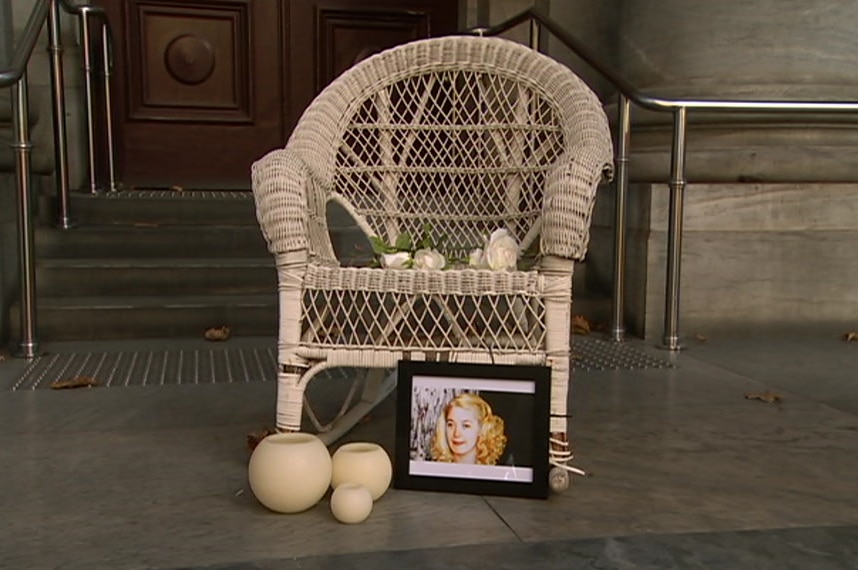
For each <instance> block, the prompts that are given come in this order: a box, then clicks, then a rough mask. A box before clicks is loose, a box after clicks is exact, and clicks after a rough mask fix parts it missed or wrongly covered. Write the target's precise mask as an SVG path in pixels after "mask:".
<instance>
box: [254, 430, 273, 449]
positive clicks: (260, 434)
mask: <svg viewBox="0 0 858 570" xmlns="http://www.w3.org/2000/svg"><path fill="white" fill-rule="evenodd" d="M274 433H277V432H276V431H275V430H273V429H271V428H269V427H264V428H262V429H261V430H259V431H254V432H250V433H249V434H247V447H248V448H249V449H250V451H253V450H254V449H256V446H257V445H259V442H260V441H262V440H263V439H265V438H266V437H268V436H269V435H271V434H274Z"/></svg>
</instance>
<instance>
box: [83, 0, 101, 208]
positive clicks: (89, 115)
mask: <svg viewBox="0 0 858 570" xmlns="http://www.w3.org/2000/svg"><path fill="white" fill-rule="evenodd" d="M80 33H81V45H82V46H83V73H84V85H83V87H84V97H85V99H86V135H87V146H88V152H89V156H88V158H89V191H90V192H91V193H92V194H97V193H98V186H97V185H96V165H95V101H94V94H93V85H92V83H93V82H92V41H91V40H92V34H91V32H90V28H89V11H88V10H82V13H81V17H80Z"/></svg>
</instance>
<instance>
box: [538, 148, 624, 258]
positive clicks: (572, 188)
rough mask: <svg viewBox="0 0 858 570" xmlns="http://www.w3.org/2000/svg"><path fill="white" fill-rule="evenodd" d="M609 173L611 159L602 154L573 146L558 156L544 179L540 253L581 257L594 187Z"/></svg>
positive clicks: (586, 239) (590, 212)
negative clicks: (600, 156)
mask: <svg viewBox="0 0 858 570" xmlns="http://www.w3.org/2000/svg"><path fill="white" fill-rule="evenodd" d="M612 176H613V163H612V161H610V160H606V157H602V158H599V157H595V156H592V153H587V152H586V151H584V152H582V151H581V150H574V149H573V150H571V151H569V152H567V153H565V154H564V155H563V156H562V157H560V159H559V160H558V161H557V163H556V165H555V166H554V168H553V170H552V171H551V172H550V173H549V175H548V179H547V181H546V188H545V198H544V201H543V206H542V232H541V234H542V237H541V250H542V253H543V254H544V255H555V256H558V257H563V258H567V259H576V260H580V259H583V258H584V255H585V254H586V253H587V246H588V244H589V241H590V221H591V219H592V215H593V205H594V204H595V202H596V190H597V189H598V187H599V184H601V183H602V182H607V181H610V180H611V178H612Z"/></svg>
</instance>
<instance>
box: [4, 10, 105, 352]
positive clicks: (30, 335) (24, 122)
mask: <svg viewBox="0 0 858 570" xmlns="http://www.w3.org/2000/svg"><path fill="white" fill-rule="evenodd" d="M60 7H62V9H63V10H65V11H66V12H68V13H69V14H73V15H77V16H79V17H80V18H81V27H82V35H83V42H82V43H83V48H84V54H85V56H84V59H85V73H86V82H85V85H86V90H87V112H88V117H87V121H88V125H89V130H88V137H89V151H90V180H91V184H92V186H93V188H94V179H95V178H94V176H95V172H94V171H95V168H94V164H95V163H94V155H95V145H94V140H95V133H94V129H93V127H92V125H93V101H92V75H91V69H90V64H91V54H90V52H91V46H90V37H89V35H88V30H89V16H90V15H95V16H99V17H100V18H101V20H102V34H103V36H102V37H103V42H104V63H105V90H106V98H107V100H108V101H107V102H108V104H107V113H108V115H109V113H110V106H109V75H110V74H109V67H110V65H111V63H112V62H111V56H110V53H111V49H110V36H109V27H108V26H109V24H108V22H107V18H106V14H105V13H104V10H102V9H101V8H97V7H93V6H88V5H76V4H72V3H70V2H69V0H36V1H35V3H34V5H33V8H32V10H31V12H30V16H29V18H28V19H27V23H26V24H25V26H24V33H23V35H22V37H21V39H20V40H19V41H18V43H17V45H16V46H15V48H14V52H13V55H12V58H11V62H10V64H9V67H8V68H7V69H4V70H2V71H0V88H6V87H13V86H14V90H13V93H12V106H13V113H12V117H13V128H14V132H15V142H14V143H12V145H11V146H12V147H13V148H14V149H15V155H16V161H15V173H16V178H17V186H18V234H19V239H18V264H19V277H20V307H21V340H20V342H19V345H18V350H17V355H18V356H21V357H23V358H28V359H32V358H34V357H35V356H36V354H37V352H38V346H39V343H38V340H37V339H36V294H35V293H36V278H35V263H34V247H33V223H32V219H31V218H32V217H31V192H30V187H31V184H30V168H31V157H30V153H31V150H32V147H33V145H32V142H31V141H30V133H29V96H28V83H27V66H28V64H29V62H30V59H31V58H32V55H33V51H34V50H35V47H36V43H37V41H38V38H39V34H40V33H41V30H42V27H43V26H44V25H45V22H46V21H47V22H48V35H49V43H50V49H49V51H50V53H51V84H52V93H51V96H52V103H53V127H54V129H53V134H54V153H55V170H56V175H55V179H56V184H57V197H58V209H59V213H58V225H59V226H60V227H62V228H64V229H68V228H70V227H71V218H70V216H69V210H68V206H69V197H68V149H67V141H66V128H65V92H64V88H65V85H64V81H63V68H62V52H63V48H62V43H61V39H60V22H59V9H60ZM106 129H107V131H108V135H107V136H108V146H109V149H108V152H109V160H110V162H109V168H110V180H111V189H114V188H115V187H114V174H113V148H112V145H113V135H112V125H111V123H110V117H109V116H108V118H107V122H106Z"/></svg>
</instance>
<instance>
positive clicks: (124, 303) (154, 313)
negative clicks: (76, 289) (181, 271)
mask: <svg viewBox="0 0 858 570" xmlns="http://www.w3.org/2000/svg"><path fill="white" fill-rule="evenodd" d="M277 311H278V308H277V296H276V293H275V292H272V294H270V295H208V296H185V297H180V296H133V297H108V296H104V297H65V298H58V297H50V298H43V299H40V300H39V302H38V317H37V319H38V320H37V323H36V337H37V339H38V340H39V341H41V342H48V341H50V342H54V341H69V340H116V339H135V338H139V339H144V338H171V337H175V338H201V337H202V336H203V335H204V333H205V331H206V330H207V329H209V328H211V327H221V326H228V327H229V328H230V333H231V335H232V336H239V337H243V336H273V335H276V334H277ZM12 338H20V310H19V308H18V307H13V308H12Z"/></svg>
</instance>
